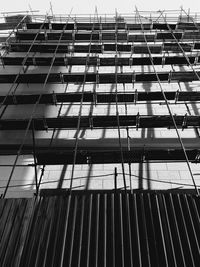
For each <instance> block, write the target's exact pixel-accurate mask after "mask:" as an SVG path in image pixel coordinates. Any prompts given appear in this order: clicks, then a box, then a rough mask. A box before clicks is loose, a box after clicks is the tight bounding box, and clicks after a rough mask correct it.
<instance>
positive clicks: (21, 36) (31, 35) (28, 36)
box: [16, 31, 200, 42]
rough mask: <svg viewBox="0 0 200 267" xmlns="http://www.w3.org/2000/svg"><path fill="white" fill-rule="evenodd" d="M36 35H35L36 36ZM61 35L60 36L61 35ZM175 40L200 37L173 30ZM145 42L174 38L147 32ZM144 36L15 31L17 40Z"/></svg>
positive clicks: (141, 38) (130, 38) (121, 39)
mask: <svg viewBox="0 0 200 267" xmlns="http://www.w3.org/2000/svg"><path fill="white" fill-rule="evenodd" d="M36 35H37V36H36ZM61 35H62V36H61ZM174 35H175V37H176V39H177V40H180V39H182V40H193V39H200V33H199V32H198V31H197V32H194V31H191V32H186V33H182V32H175V33H174ZM145 37H146V39H147V42H154V41H162V40H174V37H173V35H172V33H170V32H157V33H147V34H145ZM145 37H144V35H143V34H138V33H137V34H134V33H130V32H129V33H127V32H117V33H116V32H115V31H113V32H102V33H101V34H100V32H93V33H92V32H87V33H84V32H83V33H79V32H78V33H72V32H64V33H62V32H57V31H56V32H53V31H45V32H40V33H38V32H37V31H36V32H32V31H31V32H30V31H17V32H16V39H17V40H19V41H25V40H26V41H27V40H33V39H35V38H36V40H39V41H52V40H59V39H60V38H61V40H63V41H71V42H72V41H75V42H76V41H77V42H81V41H88V42H89V41H90V39H92V42H94V41H97V42H100V41H103V42H104V41H105V42H107V41H115V40H117V41H119V42H145Z"/></svg>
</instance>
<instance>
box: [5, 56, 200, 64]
mask: <svg viewBox="0 0 200 267" xmlns="http://www.w3.org/2000/svg"><path fill="white" fill-rule="evenodd" d="M86 60H87V65H90V66H141V65H152V62H151V59H150V58H149V57H147V56H145V57H104V58H103V57H102V58H100V57H97V56H96V57H94V56H93V57H69V56H68V57H64V56H62V57H58V56H57V57H56V58H55V60H54V61H53V66H73V65H76V66H80V65H83V66H85V64H86ZM188 60H189V61H190V63H191V64H194V63H195V64H198V63H199V62H200V56H194V55H193V56H188ZM1 61H2V64H3V65H22V64H24V65H27V66H32V65H33V66H50V65H51V64H52V57H50V56H49V57H30V56H29V57H28V58H27V59H26V61H25V62H24V57H17V56H15V57H11V56H7V57H1ZM153 63H154V65H162V66H163V65H172V64H176V65H188V61H187V59H186V58H185V57H183V56H165V57H161V56H159V57H153Z"/></svg>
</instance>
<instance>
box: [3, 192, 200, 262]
mask: <svg viewBox="0 0 200 267" xmlns="http://www.w3.org/2000/svg"><path fill="white" fill-rule="evenodd" d="M0 240H1V241H0V266H5V267H10V266H38V267H41V266H48V267H50V266H73V267H74V266H91V267H95V266H109V267H110V266H120V267H121V266H125V267H127V266H137V267H138V266H145V267H146V266H153V267H154V266H161V267H164V266H170V267H171V266H189V267H191V266H200V198H199V197H197V196H195V195H188V194H171V193H147V192H144V193H132V194H131V193H130V192H128V193H124V192H123V193H122V192H117V193H114V192H85V193H84V192H82V193H81V192H79V193H78V192H73V193H71V194H69V193H66V194H64V195H60V196H48V197H47V196H41V197H40V198H39V199H38V200H37V201H35V202H34V199H1V200H0Z"/></svg>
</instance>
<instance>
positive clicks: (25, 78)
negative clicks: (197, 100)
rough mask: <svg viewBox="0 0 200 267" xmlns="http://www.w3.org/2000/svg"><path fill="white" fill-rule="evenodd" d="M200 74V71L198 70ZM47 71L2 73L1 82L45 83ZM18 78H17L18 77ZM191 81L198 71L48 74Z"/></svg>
mask: <svg viewBox="0 0 200 267" xmlns="http://www.w3.org/2000/svg"><path fill="white" fill-rule="evenodd" d="M197 74H198V75H200V72H199V71H198V72H197ZM47 75H48V74H47V73H37V74H20V75H18V74H0V83H13V82H15V83H33V84H36V83H44V82H45V79H46V78H47ZM157 76H158V77H157ZM16 78H17V79H16ZM158 78H159V80H160V81H161V82H191V81H197V80H198V77H197V75H196V73H194V72H192V71H187V72H185V71H174V72H158V73H157V74H155V73H154V72H137V73H135V72H133V73H118V74H117V77H116V74H115V73H87V74H84V73H80V72H78V73H61V72H60V73H51V74H49V75H48V78H47V83H76V84H79V83H83V82H85V83H96V84H98V83H99V84H114V83H116V82H117V83H137V82H139V83H145V82H158Z"/></svg>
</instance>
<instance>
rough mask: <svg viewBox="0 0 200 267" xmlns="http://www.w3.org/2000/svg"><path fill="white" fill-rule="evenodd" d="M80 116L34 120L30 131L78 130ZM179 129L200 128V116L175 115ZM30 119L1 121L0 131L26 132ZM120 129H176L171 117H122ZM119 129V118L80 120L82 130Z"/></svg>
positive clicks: (105, 117) (83, 118)
mask: <svg viewBox="0 0 200 267" xmlns="http://www.w3.org/2000/svg"><path fill="white" fill-rule="evenodd" d="M78 119H79V118H78V116H65V117H58V118H44V117H42V118H34V119H32V123H31V125H30V130H31V129H32V127H34V129H35V130H48V129H49V130H50V129H55V128H58V129H76V128H77V123H78ZM174 120H175V122H176V125H177V127H179V128H182V129H185V128H193V127H199V126H200V116H189V115H174ZM28 123H29V119H28V118H27V119H1V120H0V130H25V129H26V128H27V126H28ZM119 124H120V127H127V126H130V127H134V128H174V122H173V120H172V117H171V116H170V115H139V114H137V115H128V116H127V115H120V116H119ZM116 127H118V117H117V116H112V115H109V116H104V115H102V116H82V117H81V119H80V128H81V129H87V128H88V129H95V128H96V129H99V128H100V129H102V128H116Z"/></svg>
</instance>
